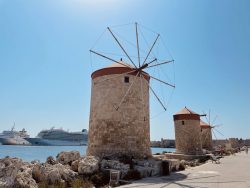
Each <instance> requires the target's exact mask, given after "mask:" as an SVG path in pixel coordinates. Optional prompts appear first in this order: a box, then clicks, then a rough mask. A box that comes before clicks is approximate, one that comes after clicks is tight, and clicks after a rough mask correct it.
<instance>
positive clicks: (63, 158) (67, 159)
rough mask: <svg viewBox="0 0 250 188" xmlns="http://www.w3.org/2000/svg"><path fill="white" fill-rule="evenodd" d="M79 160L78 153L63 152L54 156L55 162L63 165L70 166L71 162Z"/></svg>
mask: <svg viewBox="0 0 250 188" xmlns="http://www.w3.org/2000/svg"><path fill="white" fill-rule="evenodd" d="M79 158H80V152H79V151H63V152H61V153H59V154H58V155H57V156H56V160H57V161H58V162H59V163H61V164H63V165H66V164H69V165H71V163H72V162H73V161H75V160H77V159H79Z"/></svg>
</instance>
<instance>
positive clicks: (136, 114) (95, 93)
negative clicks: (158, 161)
mask: <svg viewBox="0 0 250 188" xmlns="http://www.w3.org/2000/svg"><path fill="white" fill-rule="evenodd" d="M131 71H133V72H131ZM126 73H127V74H126ZM142 73H143V74H141V76H138V75H140V74H139V73H138V70H135V69H133V68H132V67H131V66H130V65H128V64H125V63H124V62H119V63H114V64H112V65H111V66H109V67H106V68H103V69H99V70H97V71H95V72H93V73H92V75H91V78H92V90H91V106H90V119H89V134H88V150H87V154H88V155H95V156H99V157H108V156H110V157H112V156H114V157H115V156H121V155H127V156H130V157H135V158H142V157H148V156H151V149H150V126H149V86H148V84H149V78H150V77H149V76H148V74H147V73H145V72H142ZM143 77H144V78H143Z"/></svg>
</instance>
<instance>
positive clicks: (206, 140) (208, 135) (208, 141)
mask: <svg viewBox="0 0 250 188" xmlns="http://www.w3.org/2000/svg"><path fill="white" fill-rule="evenodd" d="M200 127H201V146H202V148H203V149H207V150H211V149H212V132H211V129H212V127H211V126H210V125H209V124H207V123H205V122H204V121H202V120H201V121H200Z"/></svg>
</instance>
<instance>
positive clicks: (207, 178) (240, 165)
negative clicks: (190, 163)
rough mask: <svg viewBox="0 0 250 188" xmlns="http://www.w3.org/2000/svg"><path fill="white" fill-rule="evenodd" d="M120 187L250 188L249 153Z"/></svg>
mask: <svg viewBox="0 0 250 188" xmlns="http://www.w3.org/2000/svg"><path fill="white" fill-rule="evenodd" d="M121 187H122V188H132V187H135V188H137V187H138V188H177V187H183V188H250V154H249V155H247V154H245V153H243V152H242V153H237V154H236V155H232V156H227V157H224V158H222V159H221V163H220V164H215V163H212V162H211V161H209V162H208V163H206V164H204V165H201V166H197V167H191V168H188V169H186V170H185V171H180V172H176V173H171V175H170V176H165V177H164V176H162V177H152V178H144V179H142V180H139V181H135V182H133V183H132V184H129V185H125V186H121Z"/></svg>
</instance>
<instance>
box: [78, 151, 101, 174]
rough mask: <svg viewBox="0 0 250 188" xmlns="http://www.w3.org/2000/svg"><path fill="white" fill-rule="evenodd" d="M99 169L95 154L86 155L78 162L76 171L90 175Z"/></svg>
mask: <svg viewBox="0 0 250 188" xmlns="http://www.w3.org/2000/svg"><path fill="white" fill-rule="evenodd" d="M98 170H99V158H98V157H95V156H86V157H84V158H82V159H81V160H80V161H79V163H78V173H79V174H84V175H91V174H93V173H95V172H97V171H98Z"/></svg>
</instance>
